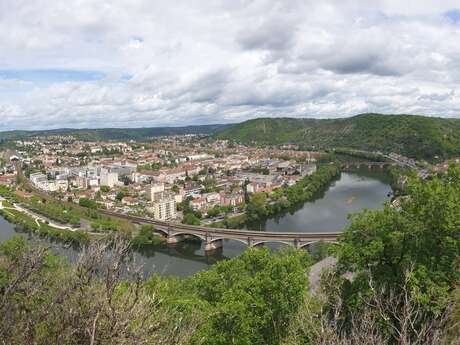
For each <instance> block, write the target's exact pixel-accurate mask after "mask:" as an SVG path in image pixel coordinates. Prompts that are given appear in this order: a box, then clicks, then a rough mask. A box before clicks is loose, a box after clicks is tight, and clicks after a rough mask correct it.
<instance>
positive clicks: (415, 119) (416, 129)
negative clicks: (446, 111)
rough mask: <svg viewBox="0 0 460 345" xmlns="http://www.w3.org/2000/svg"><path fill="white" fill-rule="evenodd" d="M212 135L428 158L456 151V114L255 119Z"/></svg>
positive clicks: (459, 149)
mask: <svg viewBox="0 0 460 345" xmlns="http://www.w3.org/2000/svg"><path fill="white" fill-rule="evenodd" d="M216 137H217V138H220V139H230V140H234V141H236V142H241V143H244V144H263V145H278V144H283V143H287V142H295V143H296V144H298V145H300V146H301V147H303V148H316V149H330V148H353V149H361V150H371V151H384V152H396V153H400V154H403V155H406V156H408V157H414V158H423V159H428V160H430V159H432V158H433V157H435V156H439V157H440V158H448V157H453V156H458V155H460V119H447V118H437V117H426V116H418V115H382V114H361V115H356V116H353V117H348V118H339V119H306V118H258V119H254V120H248V121H245V122H242V123H240V124H237V125H235V126H232V127H230V128H226V129H223V130H222V131H219V132H218V133H217V134H216Z"/></svg>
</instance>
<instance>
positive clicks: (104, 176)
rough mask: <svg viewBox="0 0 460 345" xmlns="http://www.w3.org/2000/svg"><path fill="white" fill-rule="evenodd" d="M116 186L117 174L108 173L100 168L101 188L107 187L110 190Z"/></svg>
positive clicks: (108, 171)
mask: <svg viewBox="0 0 460 345" xmlns="http://www.w3.org/2000/svg"><path fill="white" fill-rule="evenodd" d="M116 184H118V173H115V172H110V170H108V169H106V168H101V186H109V187H110V188H112V187H113V186H115V185H116Z"/></svg>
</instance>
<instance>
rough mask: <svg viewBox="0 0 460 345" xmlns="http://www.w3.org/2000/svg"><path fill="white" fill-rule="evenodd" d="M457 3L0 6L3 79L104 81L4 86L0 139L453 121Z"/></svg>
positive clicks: (457, 103) (459, 83)
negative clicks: (84, 131) (16, 133)
mask: <svg viewBox="0 0 460 345" xmlns="http://www.w3.org/2000/svg"><path fill="white" fill-rule="evenodd" d="M454 2H455V1H454ZM454 2H450V0H446V2H444V1H443V2H442V4H441V2H439V1H434V0H427V1H424V5H423V6H421V5H414V6H411V7H410V8H409V7H408V6H405V5H404V4H402V3H401V2H397V1H374V2H372V4H369V2H368V1H358V2H349V1H335V0H330V1H316V2H314V1H300V0H299V1H297V0H296V1H294V0H293V1H275V0H254V1H250V0H240V1H234V2H231V3H230V2H228V1H224V0H222V1H213V2H212V3H211V4H208V3H206V4H205V3H203V2H201V1H198V0H193V1H172V2H169V3H168V4H166V3H162V2H152V1H148V0H135V1H133V2H130V3H128V2H126V1H123V0H112V1H107V0H101V1H98V2H97V3H95V2H94V1H90V0H81V1H80V2H78V4H77V3H76V2H69V3H68V4H67V5H66V6H60V5H58V2H52V1H47V0H37V1H25V0H24V1H21V0H18V1H17V2H14V3H12V4H11V6H10V7H9V8H5V3H4V2H1V1H0V16H1V18H2V20H1V21H0V30H1V31H2V32H8V33H9V34H8V35H2V36H0V46H1V47H2V54H1V56H0V64H1V65H2V68H7V69H26V68H29V69H30V68H32V69H38V68H40V69H75V70H94V71H100V72H101V73H104V74H106V75H107V76H112V77H107V78H103V79H101V80H97V81H88V80H81V81H73V82H64V81H56V80H54V81H51V82H49V83H47V84H38V83H34V82H32V83H30V82H28V83H25V82H24V81H21V80H18V81H15V82H14V83H13V82H11V81H9V82H8V83H6V82H5V81H3V80H0V90H1V91H2V92H1V94H0V119H1V120H2V121H0V130H1V129H12V128H32V127H35V128H37V127H41V128H43V127H47V128H57V127H69V126H74V127H101V126H104V127H107V126H116V127H123V126H155V125H177V124H192V123H209V122H213V123H216V122H235V121H241V120H246V119H248V118H252V117H255V116H294V117H295V116H315V117H331V116H333V117H337V116H349V115H353V114H356V113H359V112H363V111H375V112H385V113H392V112H394V113H408V112H409V113H410V112H417V113H424V114H427V115H443V116H459V115H460V113H459V109H460V97H459V96H458V95H457V93H456V92H454V91H452V90H458V89H459V88H460V74H459V73H458V72H457V71H458V70H459V62H458V61H459V60H460V59H459V57H460V46H459V45H458V44H456V42H457V41H458V40H459V38H460V32H459V31H458V25H452V23H450V22H448V21H446V20H445V18H444V17H443V14H444V13H446V12H447V11H449V10H450V9H451V8H455V6H454ZM2 6H3V7H2ZM31 14H35V16H31ZM179 18H180V20H178V19H179ZM137 38H141V39H137ZM122 75H129V78H117V77H113V76H122Z"/></svg>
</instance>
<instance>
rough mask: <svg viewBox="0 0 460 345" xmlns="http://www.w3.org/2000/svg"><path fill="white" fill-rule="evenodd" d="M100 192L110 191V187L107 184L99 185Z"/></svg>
mask: <svg viewBox="0 0 460 345" xmlns="http://www.w3.org/2000/svg"><path fill="white" fill-rule="evenodd" d="M101 192H102V193H108V192H110V187H109V186H101Z"/></svg>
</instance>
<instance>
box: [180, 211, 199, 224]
mask: <svg viewBox="0 0 460 345" xmlns="http://www.w3.org/2000/svg"><path fill="white" fill-rule="evenodd" d="M182 224H188V225H200V224H201V222H200V219H199V218H198V217H197V216H195V215H194V214H193V213H185V214H184V219H182Z"/></svg>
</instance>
